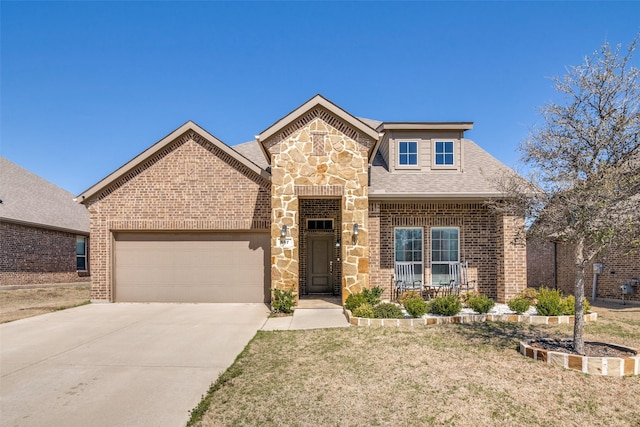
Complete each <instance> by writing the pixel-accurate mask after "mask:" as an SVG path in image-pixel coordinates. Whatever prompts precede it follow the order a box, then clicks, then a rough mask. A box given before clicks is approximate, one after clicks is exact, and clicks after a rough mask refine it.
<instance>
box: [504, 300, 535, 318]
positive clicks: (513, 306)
mask: <svg viewBox="0 0 640 427" xmlns="http://www.w3.org/2000/svg"><path fill="white" fill-rule="evenodd" d="M507 305H508V306H509V310H511V311H514V312H516V313H518V314H522V313H524V312H525V311H527V310H529V307H531V302H530V301H529V300H528V299H526V298H524V297H515V298H514V299H512V300H511V301H509V302H508V303H507Z"/></svg>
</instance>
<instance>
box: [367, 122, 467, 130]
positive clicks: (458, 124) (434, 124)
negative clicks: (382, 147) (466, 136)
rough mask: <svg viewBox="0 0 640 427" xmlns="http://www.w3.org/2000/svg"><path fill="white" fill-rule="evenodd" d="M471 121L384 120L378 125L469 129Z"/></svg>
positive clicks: (396, 128)
mask: <svg viewBox="0 0 640 427" xmlns="http://www.w3.org/2000/svg"><path fill="white" fill-rule="evenodd" d="M471 129H473V122H384V123H382V124H381V125H380V126H378V128H377V130H378V131H379V132H382V131H385V130H471Z"/></svg>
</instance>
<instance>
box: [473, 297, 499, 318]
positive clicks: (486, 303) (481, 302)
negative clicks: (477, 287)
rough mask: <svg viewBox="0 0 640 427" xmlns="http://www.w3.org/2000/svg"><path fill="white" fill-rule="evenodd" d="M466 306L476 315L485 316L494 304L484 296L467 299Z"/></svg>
mask: <svg viewBox="0 0 640 427" xmlns="http://www.w3.org/2000/svg"><path fill="white" fill-rule="evenodd" d="M467 305H468V306H469V308H471V309H472V310H473V311H475V312H476V313H480V314H485V313H488V312H489V311H490V310H491V309H492V308H493V306H494V305H496V302H495V301H494V300H492V299H491V298H489V297H488V296H486V295H479V296H471V297H469V300H468V301H467Z"/></svg>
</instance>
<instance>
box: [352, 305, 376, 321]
mask: <svg viewBox="0 0 640 427" xmlns="http://www.w3.org/2000/svg"><path fill="white" fill-rule="evenodd" d="M353 315H354V316H355V317H367V318H369V319H372V318H373V317H374V315H375V313H374V312H373V307H371V304H369V303H366V302H365V303H364V304H362V305H360V306H358V307H356V308H354V309H353Z"/></svg>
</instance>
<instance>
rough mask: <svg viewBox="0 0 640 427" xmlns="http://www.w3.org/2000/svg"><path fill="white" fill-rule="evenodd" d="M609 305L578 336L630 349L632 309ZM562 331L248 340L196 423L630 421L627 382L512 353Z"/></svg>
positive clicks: (638, 320)
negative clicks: (523, 341)
mask: <svg viewBox="0 0 640 427" xmlns="http://www.w3.org/2000/svg"><path fill="white" fill-rule="evenodd" d="M613 307H614V310H607V309H605V308H603V307H599V306H598V305H597V304H596V306H595V307H594V308H593V310H594V311H597V312H598V313H599V315H600V317H599V318H598V321H597V322H594V323H593V324H591V323H589V324H587V326H586V338H587V339H588V340H589V339H591V340H604V341H608V342H612V343H617V344H622V345H627V346H630V347H635V348H640V308H639V307H637V306H635V307H629V306H626V307H625V308H624V309H622V306H618V305H613ZM618 308H620V310H618ZM571 330H572V326H571V325H558V326H532V325H523V324H517V323H478V324H449V325H439V326H429V327H420V328H415V329H393V328H391V329H390V328H366V327H359V328H358V327H351V328H348V329H326V330H311V331H276V332H259V333H258V334H257V335H256V337H255V338H254V339H253V340H252V341H251V342H250V343H249V345H248V346H247V348H246V349H245V351H244V352H243V353H242V354H241V355H240V356H239V357H238V359H237V360H236V362H235V363H234V364H233V365H232V366H231V367H230V368H229V369H228V370H227V371H226V372H225V373H224V374H223V375H222V376H221V378H220V379H219V380H218V382H217V383H216V385H214V386H213V387H212V390H213V391H212V393H210V395H209V396H208V397H207V399H208V400H209V404H210V406H209V407H208V409H203V408H204V407H205V406H206V405H202V406H201V409H202V412H204V416H203V418H202V420H201V421H200V422H198V423H196V424H195V425H199V426H228V425H243V426H244V425H256V426H258V425H259V426H265V425H273V426H294V425H297V426H319V425H337V426H362V425H460V426H512V425H532V426H533V425H535V426H539V425H548V426H554V425H564V426H573V425H576V426H578V425H581V426H584V425H589V426H617V425H619V426H629V425H637V423H638V410H637V408H638V406H637V404H636V402H637V398H638V396H640V379H639V378H638V377H623V378H615V377H597V376H587V375H584V374H582V373H580V372H576V371H569V370H563V369H562V368H559V367H555V366H550V365H547V364H544V363H540V362H536V361H533V360H531V359H527V358H525V357H523V356H522V355H520V354H519V353H518V343H519V341H520V340H521V339H528V338H535V337H570V336H571ZM196 412H198V411H196Z"/></svg>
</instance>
